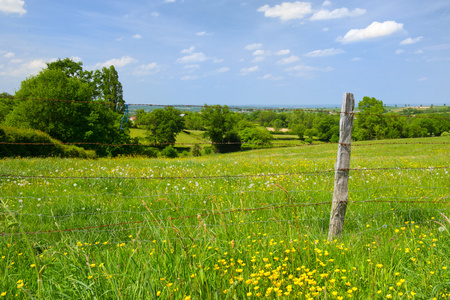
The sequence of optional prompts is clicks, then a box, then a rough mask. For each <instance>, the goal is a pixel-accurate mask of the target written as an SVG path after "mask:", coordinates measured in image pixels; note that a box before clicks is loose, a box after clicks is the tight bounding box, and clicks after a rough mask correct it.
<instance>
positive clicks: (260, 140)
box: [239, 128, 273, 149]
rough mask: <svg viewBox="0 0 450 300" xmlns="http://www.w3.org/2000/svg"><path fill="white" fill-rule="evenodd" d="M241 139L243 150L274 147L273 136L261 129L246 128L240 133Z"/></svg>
mask: <svg viewBox="0 0 450 300" xmlns="http://www.w3.org/2000/svg"><path fill="white" fill-rule="evenodd" d="M239 137H240V139H241V141H242V142H243V143H244V144H242V146H241V148H242V149H256V148H265V147H270V146H271V145H272V139H273V137H272V135H271V134H270V132H269V131H268V130H267V129H261V128H245V129H244V130H242V131H241V132H239Z"/></svg>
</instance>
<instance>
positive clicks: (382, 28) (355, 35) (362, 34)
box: [337, 21, 403, 43]
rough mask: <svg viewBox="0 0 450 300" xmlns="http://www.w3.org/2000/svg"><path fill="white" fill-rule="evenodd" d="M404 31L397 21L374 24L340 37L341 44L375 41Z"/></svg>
mask: <svg viewBox="0 0 450 300" xmlns="http://www.w3.org/2000/svg"><path fill="white" fill-rule="evenodd" d="M402 29H403V24H401V23H397V22H395V21H386V22H383V23H380V22H373V23H372V24H370V25H369V26H367V27H366V28H363V29H352V30H350V31H349V32H347V33H346V34H345V36H344V37H343V38H342V37H338V39H337V40H338V41H340V42H341V43H352V42H359V41H364V40H370V39H375V38H379V37H384V36H388V35H391V34H394V33H396V32H399V31H401V30H402Z"/></svg>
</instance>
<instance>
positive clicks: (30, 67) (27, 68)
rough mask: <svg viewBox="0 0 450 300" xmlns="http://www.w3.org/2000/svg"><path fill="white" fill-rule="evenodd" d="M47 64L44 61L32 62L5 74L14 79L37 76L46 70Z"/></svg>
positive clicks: (36, 60)
mask: <svg viewBox="0 0 450 300" xmlns="http://www.w3.org/2000/svg"><path fill="white" fill-rule="evenodd" d="M46 67H47V64H46V63H45V60H43V59H35V60H32V61H30V62H27V63H24V64H21V65H19V66H18V67H16V66H15V67H14V68H12V69H10V70H7V71H6V72H5V75H8V76H13V77H25V76H29V75H35V74H37V73H38V72H39V71H41V70H42V69H44V68H46Z"/></svg>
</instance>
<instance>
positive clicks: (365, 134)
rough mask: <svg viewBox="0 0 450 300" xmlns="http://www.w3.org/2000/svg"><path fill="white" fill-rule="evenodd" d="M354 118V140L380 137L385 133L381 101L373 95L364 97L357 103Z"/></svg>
mask: <svg viewBox="0 0 450 300" xmlns="http://www.w3.org/2000/svg"><path fill="white" fill-rule="evenodd" d="M358 110H359V111H360V114H357V116H356V120H355V130H354V134H353V136H354V138H355V139H356V140H360V141H361V140H373V139H382V138H384V137H385V134H386V122H385V118H384V116H382V114H383V113H384V107H383V101H381V100H377V99H375V98H374V97H372V98H370V97H364V98H363V99H362V100H361V101H360V102H359V103H358Z"/></svg>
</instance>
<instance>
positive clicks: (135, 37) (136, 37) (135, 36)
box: [133, 33, 142, 39]
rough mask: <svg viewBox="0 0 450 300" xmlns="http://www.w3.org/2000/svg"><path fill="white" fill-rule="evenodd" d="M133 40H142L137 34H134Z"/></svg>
mask: <svg viewBox="0 0 450 300" xmlns="http://www.w3.org/2000/svg"><path fill="white" fill-rule="evenodd" d="M133 39H142V35H140V34H139V33H138V34H135V35H133Z"/></svg>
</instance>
